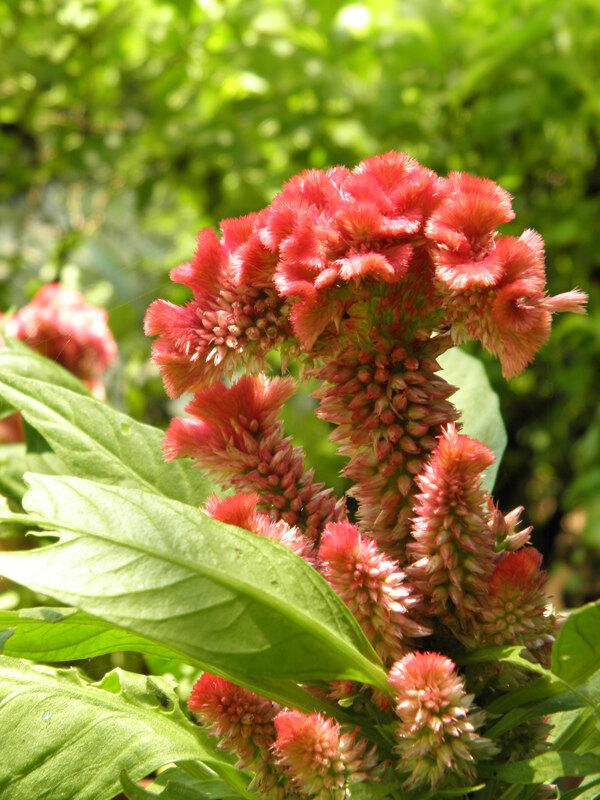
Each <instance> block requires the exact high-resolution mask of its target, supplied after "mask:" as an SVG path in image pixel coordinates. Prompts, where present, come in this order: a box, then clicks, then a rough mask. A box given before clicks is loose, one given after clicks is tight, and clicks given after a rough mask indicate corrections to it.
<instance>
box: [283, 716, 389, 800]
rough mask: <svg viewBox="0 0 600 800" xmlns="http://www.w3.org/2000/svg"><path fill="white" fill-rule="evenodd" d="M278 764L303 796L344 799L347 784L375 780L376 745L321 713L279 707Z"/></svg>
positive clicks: (320, 798) (333, 799) (334, 799)
mask: <svg viewBox="0 0 600 800" xmlns="http://www.w3.org/2000/svg"><path fill="white" fill-rule="evenodd" d="M275 727H276V729H277V739H276V741H275V744H274V745H273V751H274V753H275V755H276V757H277V762H276V763H277V764H278V765H279V766H281V767H283V768H284V769H285V770H286V771H287V773H288V774H289V776H290V778H291V780H292V783H293V784H294V786H296V787H297V788H298V789H299V790H300V792H301V793H302V794H303V795H304V796H306V797H314V798H317V799H318V800H346V798H349V797H350V789H349V784H352V783H359V782H360V781H364V780H367V779H370V780H377V778H378V775H377V769H376V765H377V756H376V753H375V748H372V749H371V750H367V743H366V742H365V741H364V740H357V739H356V733H342V732H341V730H340V726H339V725H338V724H337V723H336V722H334V721H333V720H331V719H326V718H325V717H324V716H323V715H322V714H302V713H300V711H281V712H280V713H279V714H278V715H277V717H276V718H275Z"/></svg>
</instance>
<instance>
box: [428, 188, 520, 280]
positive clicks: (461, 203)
mask: <svg viewBox="0 0 600 800" xmlns="http://www.w3.org/2000/svg"><path fill="white" fill-rule="evenodd" d="M445 188H446V191H445V197H444V198H443V199H442V201H441V203H440V204H439V205H438V207H437V208H436V209H435V211H434V212H433V214H432V215H431V216H430V218H429V220H428V222H427V225H426V228H425V235H426V236H427V237H428V238H429V239H431V240H432V241H433V242H435V243H436V245H437V248H436V250H435V252H434V262H435V274H436V277H437V278H438V279H439V280H440V281H443V282H444V283H445V284H446V285H447V286H448V287H449V288H450V289H456V290H460V289H466V288H467V287H470V286H493V285H494V284H495V283H496V281H497V279H498V276H499V273H500V270H501V266H500V265H499V264H498V263H497V262H494V261H493V260H490V259H488V256H489V254H490V251H491V250H492V247H493V242H494V239H495V235H496V228H497V227H498V225H502V224H504V223H505V222H510V220H511V219H514V216H515V215H514V212H513V210H512V205H511V196H510V195H509V194H508V192H506V191H504V189H502V188H500V186H498V185H497V184H496V183H494V182H493V181H490V180H486V179H484V178H474V177H472V176H471V175H466V174H464V173H461V172H451V173H450V175H448V178H447V181H446V187H445Z"/></svg>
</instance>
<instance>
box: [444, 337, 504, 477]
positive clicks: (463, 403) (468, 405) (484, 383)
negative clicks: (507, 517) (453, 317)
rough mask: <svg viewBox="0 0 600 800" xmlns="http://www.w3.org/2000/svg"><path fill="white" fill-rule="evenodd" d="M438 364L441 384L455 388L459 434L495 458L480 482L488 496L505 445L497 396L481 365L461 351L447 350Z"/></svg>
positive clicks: (454, 398) (454, 401)
mask: <svg viewBox="0 0 600 800" xmlns="http://www.w3.org/2000/svg"><path fill="white" fill-rule="evenodd" d="M439 362H440V364H441V366H442V371H441V373H440V374H441V376H442V377H443V378H444V380H447V381H448V383H450V384H452V385H453V386H458V391H457V392H456V393H455V394H453V395H452V398H451V400H452V402H453V403H454V405H455V406H456V407H457V409H458V410H459V411H460V422H461V424H462V429H461V433H464V434H466V435H467V436H470V437H471V438H473V439H478V440H479V441H480V442H483V443H484V444H485V445H487V446H488V447H489V448H490V450H491V451H492V452H493V453H494V455H495V456H496V460H495V461H494V463H493V464H492V465H491V467H489V468H488V469H487V470H486V471H485V475H484V478H483V481H482V485H483V486H484V488H485V489H487V490H488V491H489V492H491V491H492V489H493V488H494V482H495V480H496V475H497V474H498V468H499V467H500V462H501V460H502V454H503V453H504V450H505V448H506V442H507V437H506V429H505V427H504V423H503V422H502V415H501V414H500V404H499V402H498V395H497V394H496V393H495V392H494V390H493V389H492V387H491V385H490V382H489V380H488V377H487V374H486V372H485V369H484V366H483V364H482V363H481V361H479V359H477V358H474V357H473V356H470V355H468V354H467V353H465V352H464V351H463V350H461V349H460V348H458V347H454V348H452V350H448V351H447V352H446V353H444V355H443V356H441V358H440V359H439Z"/></svg>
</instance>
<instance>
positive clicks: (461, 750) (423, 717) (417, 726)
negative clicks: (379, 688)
mask: <svg viewBox="0 0 600 800" xmlns="http://www.w3.org/2000/svg"><path fill="white" fill-rule="evenodd" d="M389 680H390V684H391V686H392V690H393V694H394V698H395V701H396V706H395V710H396V714H397V715H398V717H399V718H400V719H399V722H398V723H397V725H396V730H395V733H396V738H397V745H396V747H395V752H396V753H397V754H398V756H399V760H398V762H397V764H396V768H397V769H398V770H399V771H400V772H403V773H409V776H408V778H407V779H406V781H405V784H404V785H405V787H406V788H412V787H415V786H423V785H427V784H429V786H430V787H432V788H433V787H436V786H438V785H441V786H451V785H452V784H453V783H454V782H460V781H461V779H462V782H463V785H464V781H465V779H467V780H469V779H473V778H474V777H475V774H476V773H475V759H476V757H486V756H490V755H492V754H493V753H494V751H495V748H494V747H493V745H492V743H491V742H490V741H489V740H488V739H483V738H482V737H480V736H479V735H478V734H477V733H476V729H477V728H478V727H479V726H480V725H481V724H482V723H483V720H484V717H483V712H480V711H475V710H474V709H473V708H472V707H471V703H472V700H473V697H472V695H468V694H466V693H465V690H464V685H463V682H462V679H461V678H460V677H459V675H458V673H457V671H456V666H455V664H454V663H453V662H452V661H451V660H450V659H449V658H447V657H446V656H443V655H440V654H439V653H409V654H408V655H406V656H404V658H402V659H401V660H400V661H398V662H396V663H395V664H394V666H393V667H392V669H391V671H390V678H389Z"/></svg>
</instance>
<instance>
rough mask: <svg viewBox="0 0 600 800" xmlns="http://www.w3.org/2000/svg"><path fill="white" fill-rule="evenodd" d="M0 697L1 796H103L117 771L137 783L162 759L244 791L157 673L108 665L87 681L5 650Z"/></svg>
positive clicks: (83, 799)
mask: <svg viewBox="0 0 600 800" xmlns="http://www.w3.org/2000/svg"><path fill="white" fill-rule="evenodd" d="M0 700H1V701H2V702H0V741H2V759H1V760H0V795H1V796H2V798H3V800H31V798H34V797H35V798H39V799H40V800H41V798H48V800H50V798H52V800H110V798H112V797H114V795H115V794H116V793H117V792H118V791H119V788H120V784H119V773H120V772H121V771H122V770H127V772H128V773H129V775H131V776H132V777H133V780H139V779H140V778H143V777H144V776H145V775H147V774H148V773H149V772H151V771H153V770H154V769H156V768H157V767H160V766H162V765H163V764H168V763H172V762H180V761H197V760H200V761H202V762H204V763H206V764H207V765H209V766H211V767H212V768H213V769H215V770H219V772H221V773H222V774H226V775H227V776H228V777H231V779H232V780H234V781H235V782H236V783H240V782H241V783H242V787H241V788H242V790H243V791H245V785H246V784H247V779H246V778H245V777H244V775H243V773H240V772H238V771H237V770H235V769H234V768H233V767H232V766H231V765H230V764H228V763H227V762H226V761H225V760H224V758H223V756H220V755H219V756H216V755H215V751H214V745H213V744H212V743H211V742H210V741H208V736H207V735H206V734H204V733H203V732H202V731H201V730H200V729H199V728H197V727H196V726H194V725H193V724H192V723H191V722H189V721H188V720H187V719H186V717H185V715H184V714H183V713H182V711H181V710H180V708H179V704H178V699H177V696H176V694H175V691H174V689H173V687H172V685H171V684H170V682H169V681H167V680H165V679H163V678H157V677H147V676H144V675H134V674H131V673H127V672H123V671H121V670H115V671H113V672H110V673H109V674H108V675H105V676H104V678H103V680H102V681H101V682H100V683H97V684H92V683H90V682H88V681H87V680H86V679H85V678H83V677H82V676H81V675H80V674H79V673H78V672H77V671H76V670H74V669H71V670H54V669H50V668H49V667H40V666H31V665H30V664H27V663H26V662H21V661H18V660H17V659H12V658H8V657H6V656H2V657H1V658H0ZM236 788H238V787H237V786H236ZM243 796H246V797H250V798H252V797H254V795H252V794H251V793H247V792H246V793H245V794H243Z"/></svg>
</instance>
